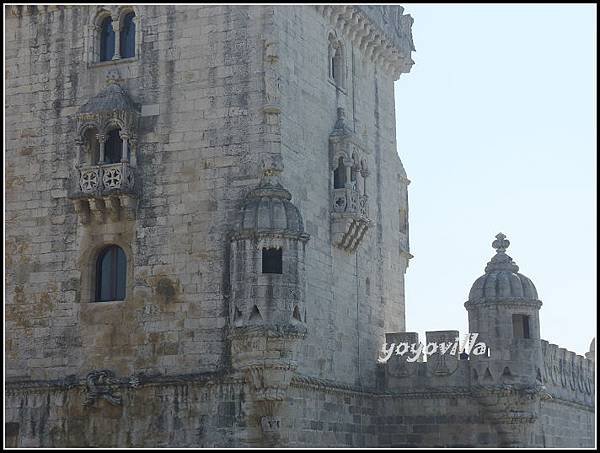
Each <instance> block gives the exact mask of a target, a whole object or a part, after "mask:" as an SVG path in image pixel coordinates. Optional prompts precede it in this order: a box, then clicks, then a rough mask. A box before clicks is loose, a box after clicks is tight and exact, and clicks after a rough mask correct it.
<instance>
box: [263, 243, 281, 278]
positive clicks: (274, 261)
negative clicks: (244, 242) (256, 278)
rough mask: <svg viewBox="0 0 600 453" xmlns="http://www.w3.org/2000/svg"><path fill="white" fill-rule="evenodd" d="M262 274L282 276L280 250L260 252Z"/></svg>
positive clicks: (265, 249)
mask: <svg viewBox="0 0 600 453" xmlns="http://www.w3.org/2000/svg"><path fill="white" fill-rule="evenodd" d="M262 273H263V274H283V258H282V253H281V249H267V248H263V250H262Z"/></svg>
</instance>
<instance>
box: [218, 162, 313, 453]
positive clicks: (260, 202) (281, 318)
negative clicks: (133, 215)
mask: <svg viewBox="0 0 600 453" xmlns="http://www.w3.org/2000/svg"><path fill="white" fill-rule="evenodd" d="M279 172H280V171H279V170H277V169H274V168H270V169H267V170H265V171H264V174H263V177H262V179H261V182H260V184H259V186H258V187H257V188H255V189H253V190H251V191H250V192H249V193H248V194H247V196H246V198H245V200H244V202H243V204H242V209H241V213H240V222H239V225H238V228H237V230H236V231H235V232H234V233H233V235H232V236H231V241H230V269H231V271H230V272H231V299H230V313H229V317H230V326H231V355H232V367H233V369H234V371H237V372H239V373H240V374H242V375H243V376H244V379H245V381H246V382H247V384H248V385H249V387H250V400H251V404H252V405H253V407H251V408H250V410H249V412H250V413H251V414H252V415H254V417H252V415H251V417H250V420H251V423H254V428H255V429H256V433H255V435H252V434H250V439H249V442H250V443H251V444H252V443H260V445H269V444H271V443H273V442H276V441H277V440H278V438H279V426H280V423H281V420H280V418H279V416H278V410H279V403H280V402H282V401H283V400H284V399H285V395H286V391H287V388H288V386H289V384H290V381H291V378H292V375H293V373H294V371H295V369H296V366H297V363H296V350H297V347H298V344H299V342H301V341H302V338H304V335H305V333H306V327H305V321H306V307H305V275H304V259H305V245H306V243H307V241H308V239H309V235H308V234H307V233H305V232H304V225H303V221H302V216H301V215H300V211H299V210H298V208H297V207H296V206H294V204H293V203H292V202H291V201H290V200H291V198H292V196H291V194H290V192H288V191H287V190H286V189H285V188H284V187H283V186H282V185H281V184H280V183H279V178H278V174H279ZM252 428H253V426H250V427H249V429H250V431H251V430H252Z"/></svg>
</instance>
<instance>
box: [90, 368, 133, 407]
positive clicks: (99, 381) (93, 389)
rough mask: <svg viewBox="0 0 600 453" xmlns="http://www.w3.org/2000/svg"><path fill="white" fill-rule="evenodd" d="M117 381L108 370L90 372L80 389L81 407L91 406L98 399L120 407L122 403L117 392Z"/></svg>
mask: <svg viewBox="0 0 600 453" xmlns="http://www.w3.org/2000/svg"><path fill="white" fill-rule="evenodd" d="M118 389H119V380H118V379H116V378H115V374H114V373H113V372H112V371H110V370H98V371H91V372H90V373H88V375H87V377H86V382H85V385H84V386H83V388H82V392H83V403H82V404H83V405H84V406H91V405H92V404H94V402H96V401H97V400H98V399H104V400H106V401H108V402H109V403H110V404H112V405H113V406H120V405H121V404H122V402H123V400H122V397H121V394H120V393H119V392H118Z"/></svg>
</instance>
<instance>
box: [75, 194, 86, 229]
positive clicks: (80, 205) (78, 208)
mask: <svg viewBox="0 0 600 453" xmlns="http://www.w3.org/2000/svg"><path fill="white" fill-rule="evenodd" d="M73 205H74V207H75V212H76V213H77V216H78V217H79V220H80V221H81V223H82V224H84V225H87V224H89V223H90V205H89V203H88V200H85V199H81V198H80V199H75V200H73Z"/></svg>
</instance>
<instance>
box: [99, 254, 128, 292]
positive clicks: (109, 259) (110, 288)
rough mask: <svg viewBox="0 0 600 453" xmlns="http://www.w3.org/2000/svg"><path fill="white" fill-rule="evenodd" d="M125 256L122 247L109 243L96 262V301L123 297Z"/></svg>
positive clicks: (125, 269) (125, 274) (125, 275)
mask: <svg viewBox="0 0 600 453" xmlns="http://www.w3.org/2000/svg"><path fill="white" fill-rule="evenodd" d="M126 279H127V258H126V257H125V252H124V251H123V249H122V248H121V247H119V246H116V245H109V246H108V247H106V248H105V249H103V250H102V251H101V252H100V254H99V255H98V261H97V262H96V302H106V301H111V300H124V299H125V283H126Z"/></svg>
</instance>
